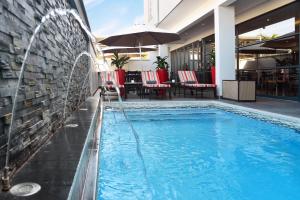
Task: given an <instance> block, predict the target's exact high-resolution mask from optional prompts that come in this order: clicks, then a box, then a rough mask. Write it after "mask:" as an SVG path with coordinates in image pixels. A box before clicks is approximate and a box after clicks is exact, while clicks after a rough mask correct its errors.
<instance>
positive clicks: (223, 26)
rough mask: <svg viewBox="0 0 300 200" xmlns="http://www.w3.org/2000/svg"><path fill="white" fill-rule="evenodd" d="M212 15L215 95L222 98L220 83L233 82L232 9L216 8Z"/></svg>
mask: <svg viewBox="0 0 300 200" xmlns="http://www.w3.org/2000/svg"><path fill="white" fill-rule="evenodd" d="M214 14H215V16H214V17H215V52H216V84H217V95H218V96H222V94H223V93H222V81H223V80H235V16H234V7H223V6H218V7H217V8H215V10H214Z"/></svg>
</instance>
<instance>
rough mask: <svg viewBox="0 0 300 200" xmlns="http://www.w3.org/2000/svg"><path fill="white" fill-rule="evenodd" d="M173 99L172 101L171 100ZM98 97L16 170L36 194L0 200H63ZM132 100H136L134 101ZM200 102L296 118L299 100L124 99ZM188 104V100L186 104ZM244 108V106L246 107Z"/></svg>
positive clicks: (299, 114) (3, 195) (18, 178)
mask: <svg viewBox="0 0 300 200" xmlns="http://www.w3.org/2000/svg"><path fill="white" fill-rule="evenodd" d="M175 101H176V102H175ZM97 102H98V98H97V97H94V98H90V99H89V100H88V102H87V107H88V111H82V110H79V111H76V112H75V113H74V114H73V115H72V117H71V119H70V121H69V122H68V123H78V124H79V126H78V127H77V128H66V129H61V130H59V131H58V133H57V134H56V135H55V136H54V137H53V138H52V139H51V140H50V141H49V142H48V143H47V145H45V146H44V147H43V148H42V149H41V150H40V151H39V152H38V153H37V154H36V155H35V156H34V157H33V158H32V159H31V160H30V161H28V162H27V163H26V165H25V166H24V167H23V168H22V169H21V170H20V171H19V173H17V175H16V176H15V178H14V179H13V184H17V183H22V182H36V183H38V184H40V185H41V186H42V189H41V191H40V192H39V193H37V194H35V195H33V196H30V197H14V196H12V195H10V194H9V193H1V192H0V199H7V200H10V199H14V200H16V199H33V200H42V199H43V200H48V199H49V200H50V199H51V200H52V199H53V200H64V199H67V196H68V192H69V190H70V187H71V184H72V180H73V177H74V174H75V170H76V166H77V163H78V161H79V157H80V153H81V150H82V147H83V144H84V141H85V137H86V134H87V132H88V129H89V126H90V123H91V120H92V116H93V114H94V112H95V110H96V107H97ZM134 102H136V103H134ZM187 102H190V104H194V105H197V104H199V103H200V104H201V102H203V103H204V102H217V103H219V104H220V105H222V103H229V104H231V105H238V106H243V107H248V108H253V109H258V110H260V111H267V112H274V113H277V114H281V115H284V116H291V117H293V119H295V117H296V118H299V120H300V102H292V101H283V100H276V99H268V98H258V100H257V102H254V103H240V102H233V101H227V100H214V101H211V100H207V99H206V100H201V99H197V100H196V99H194V98H190V99H189V98H174V99H173V103H171V102H169V101H166V100H162V101H161V100H151V101H149V100H147V99H144V100H139V99H131V100H128V101H126V103H125V104H127V105H139V104H140V105H141V104H144V105H150V104H151V105H152V106H153V105H154V106H155V105H171V104H173V105H174V104H178V105H179V104H180V105H184V104H186V103H187ZM188 104H189V103H188ZM246 110H247V109H246Z"/></svg>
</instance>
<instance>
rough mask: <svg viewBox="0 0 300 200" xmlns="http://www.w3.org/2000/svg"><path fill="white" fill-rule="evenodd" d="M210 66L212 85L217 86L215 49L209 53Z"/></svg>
mask: <svg viewBox="0 0 300 200" xmlns="http://www.w3.org/2000/svg"><path fill="white" fill-rule="evenodd" d="M208 62H209V64H210V70H211V71H210V72H211V83H212V84H216V67H215V65H216V53H215V49H214V48H213V49H212V50H211V52H210V53H209V60H208Z"/></svg>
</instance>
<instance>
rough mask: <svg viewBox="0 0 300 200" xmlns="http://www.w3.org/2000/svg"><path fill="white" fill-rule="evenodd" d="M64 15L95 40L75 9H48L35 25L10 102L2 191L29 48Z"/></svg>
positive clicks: (5, 186)
mask: <svg viewBox="0 0 300 200" xmlns="http://www.w3.org/2000/svg"><path fill="white" fill-rule="evenodd" d="M66 15H71V16H73V17H74V19H75V20H76V21H77V22H78V23H79V25H80V27H81V28H82V30H84V32H85V33H86V34H87V35H88V36H89V37H90V38H91V40H92V41H93V42H94V41H95V37H94V36H93V35H92V33H91V32H90V31H89V29H88V28H87V26H86V25H85V24H84V23H83V21H82V20H81V18H80V16H79V15H78V14H77V11H76V10H73V9H53V10H51V11H49V12H48V13H47V14H46V15H44V16H43V17H42V20H41V22H40V24H39V25H37V26H36V28H35V29H34V31H33V34H32V36H31V38H30V40H29V45H28V46H27V48H26V52H25V55H24V58H23V62H22V65H21V69H20V74H19V78H18V82H17V87H16V91H15V94H14V98H13V103H12V112H11V118H10V126H9V129H8V134H7V138H8V139H7V145H6V146H7V147H6V148H7V149H6V158H5V168H4V173H3V177H2V178H1V179H2V190H4V191H8V190H9V188H10V178H9V156H10V155H9V150H10V140H11V133H12V129H13V121H14V118H15V111H16V104H17V99H18V91H19V88H20V86H21V82H22V77H23V74H24V71H25V66H26V60H27V58H28V56H29V54H30V50H31V47H32V44H33V42H34V40H35V37H36V35H37V34H38V33H39V31H40V29H41V27H42V26H43V25H44V24H45V23H46V22H47V21H48V20H49V19H51V18H54V17H56V16H66Z"/></svg>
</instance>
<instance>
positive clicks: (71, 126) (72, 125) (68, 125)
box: [66, 124, 78, 128]
mask: <svg viewBox="0 0 300 200" xmlns="http://www.w3.org/2000/svg"><path fill="white" fill-rule="evenodd" d="M77 126H78V124H67V125H66V127H70V128H76V127H77Z"/></svg>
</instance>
